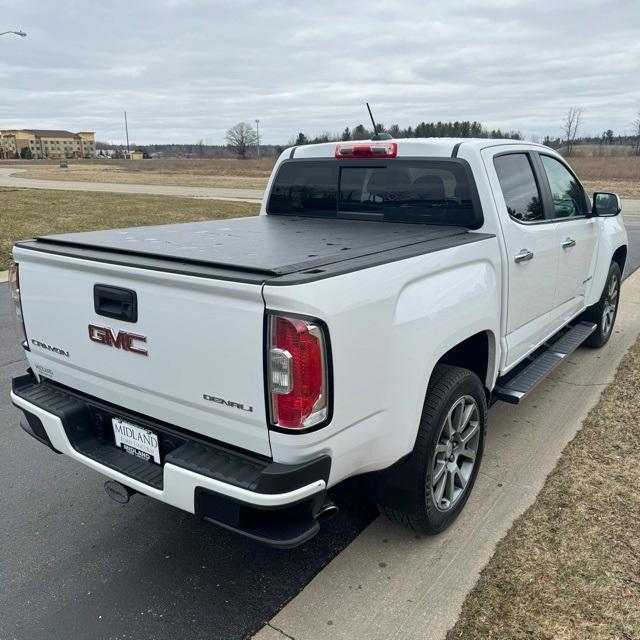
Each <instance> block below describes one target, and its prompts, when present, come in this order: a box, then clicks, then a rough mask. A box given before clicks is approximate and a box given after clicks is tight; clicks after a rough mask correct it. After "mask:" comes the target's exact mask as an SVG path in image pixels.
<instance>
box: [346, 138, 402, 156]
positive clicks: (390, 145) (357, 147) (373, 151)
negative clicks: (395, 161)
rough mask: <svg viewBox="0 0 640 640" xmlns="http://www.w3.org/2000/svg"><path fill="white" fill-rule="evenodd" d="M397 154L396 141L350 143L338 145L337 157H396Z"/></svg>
mask: <svg viewBox="0 0 640 640" xmlns="http://www.w3.org/2000/svg"><path fill="white" fill-rule="evenodd" d="M397 155H398V144H397V143H396V142H367V143H366V144H355V143H348V144H339V145H337V146H336V158H395V157H396V156H397Z"/></svg>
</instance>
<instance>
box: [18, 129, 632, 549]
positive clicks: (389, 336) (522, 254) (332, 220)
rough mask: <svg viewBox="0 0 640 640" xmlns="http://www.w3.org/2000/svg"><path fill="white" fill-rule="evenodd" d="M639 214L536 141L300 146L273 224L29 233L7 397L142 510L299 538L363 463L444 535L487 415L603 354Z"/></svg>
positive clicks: (281, 165) (408, 519) (283, 542)
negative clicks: (19, 368)
mask: <svg viewBox="0 0 640 640" xmlns="http://www.w3.org/2000/svg"><path fill="white" fill-rule="evenodd" d="M378 137H380V136H378ZM619 213H620V201H619V199H618V197H617V196H616V195H615V194H608V193H596V194H595V195H594V197H593V200H592V201H590V200H589V198H588V197H587V195H586V193H585V191H584V189H583V187H582V186H581V184H580V181H579V180H578V178H577V177H576V175H575V174H574V172H573V171H572V170H571V168H570V167H569V166H568V165H567V164H566V163H565V161H564V160H563V159H562V157H560V156H559V155H558V154H557V153H555V152H554V151H553V150H551V149H549V148H547V147H544V146H541V145H537V144H529V143H523V142H515V141H507V140H470V139H465V140H451V139H411V140H387V139H383V140H371V141H365V142H354V143H351V142H350V143H341V144H338V145H336V144H335V143H333V144H319V145H309V146H303V147H294V148H291V149H288V150H286V151H285V152H284V153H283V154H282V155H281V157H280V158H279V160H278V161H277V163H276V166H275V168H274V171H273V174H272V176H271V178H270V181H269V184H268V186H267V190H266V196H265V198H264V201H263V204H262V207H261V211H260V215H259V216H256V217H251V218H241V219H235V220H214V221H208V222H195V223H188V224H175V225H167V226H155V227H145V228H134V229H121V230H115V231H96V232H88V233H74V234H64V235H54V236H48V237H42V238H36V239H33V240H28V241H25V242H18V243H17V244H16V246H15V248H14V251H13V255H14V259H15V263H16V264H15V266H14V267H13V269H12V272H11V293H12V299H13V304H14V308H15V316H16V321H17V322H16V324H17V329H18V332H19V336H20V338H19V339H20V342H21V344H22V346H23V347H24V349H25V354H26V357H27V359H28V361H29V365H30V369H29V371H28V373H27V374H26V375H24V376H21V377H18V378H15V379H14V380H13V390H12V392H11V398H12V401H13V403H14V404H15V405H16V406H17V407H19V408H20V409H22V410H23V411H24V420H23V422H22V426H23V428H24V429H25V431H27V432H28V433H30V434H31V435H32V436H33V437H34V438H36V439H37V440H39V441H40V442H42V443H43V444H45V445H47V446H48V447H50V448H51V449H52V450H53V451H55V452H57V453H63V454H66V455H68V456H70V457H72V458H74V459H75V460H77V461H78V462H80V463H82V464H85V465H86V466H88V467H91V468H92V469H95V470H96V471H98V472H100V473H102V474H104V475H105V476H107V478H108V480H107V482H106V483H105V487H106V489H107V492H108V493H109V494H110V495H111V496H112V497H114V498H115V499H117V500H119V501H122V502H126V501H127V500H128V498H129V495H131V494H133V493H135V492H139V493H142V494H146V495H148V496H151V497H154V498H157V499H159V500H162V501H164V502H166V503H168V504H170V505H173V506H175V507H179V508H180V509H184V510H185V511H189V512H191V513H195V514H196V515H197V516H198V517H200V518H204V519H205V520H207V521H210V522H213V523H216V524H218V525H220V526H222V527H225V528H227V529H231V530H233V531H237V532H239V533H242V534H244V535H246V536H249V537H250V538H253V539H255V540H259V541H262V542H265V543H267V544H271V545H274V546H280V547H293V546H296V545H299V544H302V543H303V542H305V541H307V540H308V539H310V538H311V537H312V536H313V535H315V534H316V533H317V531H318V529H319V521H320V520H322V518H323V517H326V516H327V515H328V514H329V513H330V512H332V511H335V506H334V505H332V503H331V502H329V501H328V498H327V496H326V493H327V489H328V488H330V487H332V486H333V485H335V484H337V483H339V482H340V481H342V480H344V479H345V478H348V477H350V476H354V475H357V474H369V477H370V478H372V479H373V482H372V483H371V486H372V498H373V499H375V500H376V501H377V503H378V504H379V505H380V508H381V510H382V511H383V512H384V513H386V514H387V515H388V516H389V517H391V518H392V519H393V520H396V521H398V522H400V523H403V524H405V525H407V526H409V527H411V528H413V529H414V530H418V531H423V532H426V533H437V532H439V531H442V530H443V529H444V528H445V527H447V526H448V525H449V524H451V522H452V521H453V520H454V519H455V518H456V516H457V515H458V514H459V513H460V511H461V510H462V508H463V507H464V505H465V502H466V501H467V499H468V497H469V493H470V491H471V489H472V487H473V484H474V481H475V479H476V475H477V473H478V467H479V465H480V462H481V459H482V451H483V443H484V436H485V429H486V421H487V407H488V406H489V405H490V404H491V403H492V402H493V401H494V400H502V401H506V402H511V403H519V402H521V401H522V400H523V399H524V398H525V397H526V396H527V394H528V393H529V392H530V391H531V390H532V389H533V388H534V387H535V386H536V384H538V383H539V382H540V381H541V380H542V379H543V378H544V376H545V375H547V374H548V373H549V372H550V371H552V370H553V369H554V367H556V366H557V365H558V364H559V363H561V362H562V361H563V359H564V358H566V357H567V356H568V355H569V354H570V353H571V352H572V351H573V350H575V349H576V348H577V347H578V346H579V345H580V344H582V343H585V344H587V345H589V346H592V347H601V346H603V345H604V344H605V343H606V342H607V340H608V339H609V337H610V335H611V332H612V328H613V324H614V322H615V319H616V311H617V309H618V302H619V298H620V281H621V274H622V271H623V268H624V264H625V259H626V255H627V237H626V232H625V229H624V225H623V223H622V221H621V219H620V217H618V214H619Z"/></svg>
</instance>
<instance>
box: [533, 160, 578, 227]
mask: <svg viewBox="0 0 640 640" xmlns="http://www.w3.org/2000/svg"><path fill="white" fill-rule="evenodd" d="M540 159H541V160H542V166H543V167H544V171H545V173H546V174H547V179H548V180H549V187H550V188H551V199H552V201H553V212H552V213H553V217H554V218H570V217H573V216H584V215H586V213H587V200H586V196H585V193H584V189H583V188H582V186H581V185H580V183H579V182H578V181H577V180H576V179H575V177H574V176H573V174H572V173H571V172H570V171H569V170H568V169H567V168H566V167H565V166H564V165H563V164H562V163H561V162H559V161H558V160H556V159H555V158H552V157H551V156H545V155H541V156H540Z"/></svg>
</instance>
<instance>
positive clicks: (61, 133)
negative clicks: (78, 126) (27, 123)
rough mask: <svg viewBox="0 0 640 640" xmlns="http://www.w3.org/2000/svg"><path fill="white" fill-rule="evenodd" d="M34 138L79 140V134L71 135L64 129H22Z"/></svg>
mask: <svg viewBox="0 0 640 640" xmlns="http://www.w3.org/2000/svg"><path fill="white" fill-rule="evenodd" d="M21 131H26V132H28V133H31V134H32V135H34V136H39V137H41V138H77V137H78V134H77V133H71V131H65V130H64V129H21Z"/></svg>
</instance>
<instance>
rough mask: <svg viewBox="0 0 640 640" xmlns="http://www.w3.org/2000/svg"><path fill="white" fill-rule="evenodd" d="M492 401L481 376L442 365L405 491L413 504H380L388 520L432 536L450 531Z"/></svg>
mask: <svg viewBox="0 0 640 640" xmlns="http://www.w3.org/2000/svg"><path fill="white" fill-rule="evenodd" d="M486 414H487V401H486V396H485V393H484V389H483V386H482V383H481V382H480V379H479V378H478V376H477V375H476V374H475V373H473V372H472V371H469V370H468V369H463V368H461V367H452V366H449V365H437V366H436V368H435V369H434V372H433V375H432V377H431V381H430V383H429V388H428V390H427V395H426V399H425V402H424V407H423V410H422V417H421V420H420V426H419V429H418V437H417V440H416V445H415V449H414V451H413V453H412V458H413V460H412V464H411V465H410V467H409V469H410V471H409V472H408V473H407V474H406V476H405V479H404V482H405V484H406V485H408V486H405V487H404V489H405V490H406V492H407V493H408V494H409V495H411V496H413V501H412V503H410V504H407V505H406V506H405V507H404V508H402V509H398V508H394V507H390V506H385V505H379V507H380V510H381V512H382V513H384V514H385V515H386V516H387V517H388V518H389V519H391V520H393V521H395V522H398V523H400V524H403V525H404V526H406V527H408V528H410V529H412V530H414V531H417V532H423V533H428V534H435V533H439V532H440V531H443V530H444V529H446V528H447V527H448V526H449V525H450V524H451V523H452V522H453V521H454V520H455V519H456V518H457V517H458V515H459V514H460V512H461V511H462V509H463V507H464V505H465V503H466V501H467V499H468V497H469V494H470V493H471V489H472V487H473V484H474V483H475V479H476V476H477V474H478V468H479V466H480V461H481V459H482V452H483V448H484V434H485V423H486Z"/></svg>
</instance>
